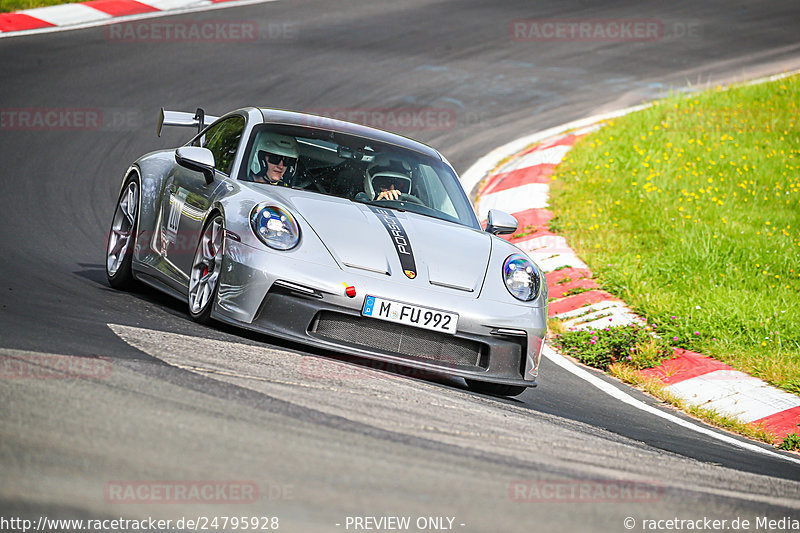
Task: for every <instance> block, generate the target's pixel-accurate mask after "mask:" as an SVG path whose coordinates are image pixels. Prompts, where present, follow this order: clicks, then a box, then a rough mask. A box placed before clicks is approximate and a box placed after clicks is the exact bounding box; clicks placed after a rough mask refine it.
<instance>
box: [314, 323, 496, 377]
mask: <svg viewBox="0 0 800 533" xmlns="http://www.w3.org/2000/svg"><path fill="white" fill-rule="evenodd" d="M312 333H314V334H316V335H319V336H320V337H324V338H327V339H331V340H337V341H344V342H348V343H350V344H356V345H358V346H363V347H365V348H370V349H373V350H380V351H382V352H389V353H396V354H400V355H407V356H409V357H414V358H417V359H428V360H432V361H436V362H439V363H445V364H448V365H457V366H471V367H474V366H478V363H479V361H480V356H481V348H482V347H483V345H482V344H481V343H479V342H475V341H471V340H468V339H461V338H458V337H454V336H452V335H447V334H444V333H436V332H435V331H428V330H426V329H420V328H415V327H409V326H403V325H400V324H392V323H391V322H386V321H383V320H376V319H372V318H362V317H357V316H351V315H345V314H341V313H334V312H330V311H322V312H320V314H319V315H318V316H317V319H316V320H315V321H314V324H313V326H312Z"/></svg>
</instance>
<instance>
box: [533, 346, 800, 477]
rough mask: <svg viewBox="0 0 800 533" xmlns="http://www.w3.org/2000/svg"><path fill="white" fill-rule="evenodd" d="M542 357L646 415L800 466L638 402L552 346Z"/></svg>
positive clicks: (779, 455) (545, 349) (781, 456)
mask: <svg viewBox="0 0 800 533" xmlns="http://www.w3.org/2000/svg"><path fill="white" fill-rule="evenodd" d="M542 355H544V356H545V357H546V358H547V359H549V360H550V361H552V362H553V363H555V364H556V365H558V366H560V367H561V368H563V369H564V370H566V371H567V372H570V373H571V374H574V375H575V376H577V377H578V378H580V379H583V380H585V381H588V382H589V383H590V384H591V385H594V386H595V387H596V388H598V389H600V390H601V391H602V392H605V393H606V394H608V395H609V396H611V397H612V398H615V399H617V400H619V401H621V402H622V403H625V404H627V405H630V406H631V407H634V408H636V409H639V410H641V411H644V412H646V413H649V414H651V415H655V416H657V417H659V418H663V419H664V420H667V421H668V422H672V423H674V424H677V425H679V426H681V427H684V428H686V429H690V430H692V431H696V432H697V433H700V434H702V435H706V436H709V437H712V438H714V439H717V440H720V441H722V442H724V443H726V444H730V445H733V446H736V447H738V448H743V449H745V450H748V451H751V452H756V453H760V454H762V455H767V456H769V457H776V458H780V459H783V460H785V461H789V462H791V463H795V464H799V465H800V459H798V458H795V457H791V456H788V455H783V454H780V453H776V452H773V451H771V450H767V449H765V448H762V447H761V446H757V445H755V444H751V443H749V442H742V441H740V440H737V439H735V438H733V437H730V436H728V435H724V434H722V433H717V432H716V431H712V430H711V429H709V428H707V427H704V426H699V425H697V424H694V423H692V422H689V421H687V420H683V419H681V418H678V417H677V416H675V415H672V414H670V413H667V412H664V411H662V410H660V409H657V408H655V407H653V406H651V405H647V404H646V403H644V402H642V401H640V400H637V399H636V398H634V397H633V396H631V395H630V394H628V393H626V392H624V391H622V390H621V389H619V388H617V387H615V386H614V385H612V384H611V383H608V382H606V381H603V380H602V379H600V378H598V377H597V376H594V375H592V374H591V373H590V372H588V371H587V370H585V369H583V368H580V367H579V366H577V365H576V364H575V363H572V362H571V361H569V360H568V359H567V358H565V357H564V356H562V355H561V354H559V353H558V352H556V351H555V350H553V348H551V347H550V346H547V345H545V347H544V349H543V350H542Z"/></svg>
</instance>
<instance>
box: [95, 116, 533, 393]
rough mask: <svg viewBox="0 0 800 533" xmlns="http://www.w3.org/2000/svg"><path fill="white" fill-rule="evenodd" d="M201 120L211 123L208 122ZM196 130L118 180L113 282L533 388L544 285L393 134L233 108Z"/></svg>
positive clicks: (420, 151)
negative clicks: (140, 285) (183, 141)
mask: <svg viewBox="0 0 800 533" xmlns="http://www.w3.org/2000/svg"><path fill="white" fill-rule="evenodd" d="M206 124H210V125H208V126H206ZM165 125H166V126H189V127H196V128H197V130H198V131H197V134H196V135H195V136H194V138H193V139H192V140H191V141H190V142H188V143H187V144H186V145H184V146H181V147H180V148H177V149H170V150H163V151H158V152H153V153H150V154H147V155H145V156H143V157H141V158H140V159H138V160H137V161H136V162H135V163H133V165H131V167H130V168H129V169H128V171H127V173H126V175H125V178H124V180H123V182H122V188H121V192H120V195H119V201H118V202H117V206H116V211H115V213H114V218H113V221H112V227H111V231H110V234H109V240H108V247H107V250H106V256H107V257H106V258H107V261H106V269H107V274H108V281H109V283H110V284H111V286H112V287H115V288H119V289H125V288H130V287H131V286H132V285H133V284H135V283H136V282H137V281H141V282H144V283H146V284H148V285H151V286H153V287H155V288H157V289H159V290H162V291H164V292H167V293H169V294H172V295H174V296H175V297H177V298H180V299H181V300H183V301H186V302H187V303H188V307H189V314H190V315H191V317H192V318H193V319H194V320H197V321H199V322H209V321H211V320H212V319H215V320H219V321H221V322H225V323H229V324H234V325H236V326H240V327H243V328H247V329H251V330H256V331H259V332H263V333H267V334H270V335H276V336H280V337H283V338H287V339H291V340H294V341H299V342H302V343H306V344H311V345H314V346H317V347H321V348H323V349H330V350H335V351H338V352H343V353H347V354H351V355H356V356H361V357H366V358H370V359H377V360H380V361H384V362H388V363H395V364H398V365H403V366H406V367H413V368H417V369H422V370H427V371H433V372H439V373H445V374H449V375H453V376H460V377H463V378H464V379H465V380H466V382H467V385H468V386H469V387H470V388H471V389H473V390H475V391H479V392H483V393H489V394H498V395H506V396H514V395H517V394H520V393H521V392H522V391H524V390H525V388H526V387H532V386H535V385H536V375H537V369H538V365H539V357H540V353H541V348H542V340H543V337H544V335H545V331H546V327H547V326H546V321H547V287H546V284H545V283H544V276H543V275H542V273H541V271H540V270H539V268H538V267H537V266H536V264H535V263H534V262H533V261H531V259H530V258H528V257H527V256H526V255H525V254H524V253H523V252H522V251H520V250H519V249H517V248H516V247H514V246H513V245H511V244H510V243H508V242H507V241H505V240H503V239H501V238H499V237H497V236H496V235H498V234H502V233H511V232H513V231H514V230H515V229H516V227H517V222H516V220H515V219H514V218H513V217H511V216H510V215H507V214H505V213H502V212H499V211H491V212H490V213H489V216H488V220H487V224H486V229H485V230H483V229H482V228H481V224H480V222H479V221H478V219H477V217H476V216H475V211H474V210H473V208H472V205H471V204H470V202H469V199H468V198H467V195H466V194H465V193H464V190H463V189H462V187H461V184H460V183H459V180H458V177H457V176H456V173H455V171H454V170H453V168H452V166H451V165H450V164H449V163H448V162H447V160H446V159H445V158H444V157H443V156H442V155H441V154H440V153H439V152H437V151H436V150H434V149H433V148H430V147H428V146H426V145H424V144H421V143H418V142H415V141H412V140H410V139H407V138H405V137H401V136H399V135H394V134H392V133H388V132H385V131H380V130H376V129H372V128H368V127H364V126H360V125H357V124H351V123H348V122H342V121H338V120H332V119H328V118H324V117H318V116H314V115H308V114H304V113H294V112H288V111H280V110H275V109H256V108H245V109H239V110H236V111H232V112H230V113H228V114H227V115H224V116H222V117H220V118H217V117H209V116H206V115H205V114H204V112H203V110H202V109H198V110H197V112H196V113H194V114H193V113H182V112H176V111H164V110H163V109H162V110H161V115H160V120H159V124H158V134H159V135H160V134H161V129H162V127H163V126H165Z"/></svg>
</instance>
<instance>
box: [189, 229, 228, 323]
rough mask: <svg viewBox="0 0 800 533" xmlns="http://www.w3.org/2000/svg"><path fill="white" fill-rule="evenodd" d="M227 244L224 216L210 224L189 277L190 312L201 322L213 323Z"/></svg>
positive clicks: (204, 233)
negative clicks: (225, 244)
mask: <svg viewBox="0 0 800 533" xmlns="http://www.w3.org/2000/svg"><path fill="white" fill-rule="evenodd" d="M224 243H225V226H224V224H223V221H222V216H221V215H216V216H214V217H213V218H212V219H211V220H210V221H209V222H208V223H206V226H205V229H203V234H202V235H201V237H200V242H198V243H197V251H196V252H195V254H194V261H192V271H191V276H190V278H189V314H190V315H191V317H192V320H194V321H195V322H199V323H201V324H208V323H209V322H211V309H212V308H213V307H214V301H215V300H216V299H217V290H218V288H219V286H218V282H219V274H220V272H221V271H222V255H223V251H224V249H223V246H224Z"/></svg>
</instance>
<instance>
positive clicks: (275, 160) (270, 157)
mask: <svg viewBox="0 0 800 533" xmlns="http://www.w3.org/2000/svg"><path fill="white" fill-rule="evenodd" d="M264 155H265V158H266V160H267V162H268V163H270V164H272V165H278V164H280V162H281V161H283V164H284V166H287V167H291V166H292V165H294V164H295V163H296V162H297V158H294V157H287V156H285V155H278V154H271V153H269V152H265V154H264Z"/></svg>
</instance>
